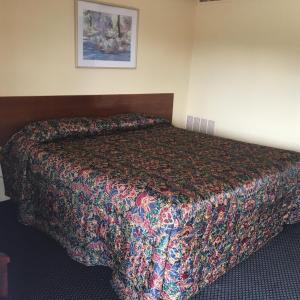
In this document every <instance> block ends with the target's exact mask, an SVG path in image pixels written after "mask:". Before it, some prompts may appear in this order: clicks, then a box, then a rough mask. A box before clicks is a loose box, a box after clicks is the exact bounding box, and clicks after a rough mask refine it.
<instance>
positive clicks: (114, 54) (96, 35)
mask: <svg viewBox="0 0 300 300" xmlns="http://www.w3.org/2000/svg"><path fill="white" fill-rule="evenodd" d="M75 6H76V19H77V20H76V21H77V24H76V25H77V26H76V36H77V39H76V47H77V51H76V61H77V62H76V65H77V67H88V68H136V52H137V25H138V10H137V9H132V8H126V7H118V6H113V5H109V4H102V3H96V2H89V1H81V0H76V5H75Z"/></svg>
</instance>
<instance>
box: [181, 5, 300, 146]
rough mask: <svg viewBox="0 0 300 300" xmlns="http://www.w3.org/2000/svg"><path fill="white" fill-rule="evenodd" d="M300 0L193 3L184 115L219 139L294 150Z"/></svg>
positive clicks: (299, 134) (299, 107)
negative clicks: (199, 120) (212, 127)
mask: <svg viewBox="0 0 300 300" xmlns="http://www.w3.org/2000/svg"><path fill="white" fill-rule="evenodd" d="M299 12H300V1H299V0H285V1H282V0H251V1H250V0H222V1H216V2H210V3H202V4H198V6H197V12H196V18H195V29H196V30H195V36H194V48H193V57H192V68H191V75H190V76H191V77H190V86H189V98H188V104H187V112H188V113H189V114H192V115H198V116H203V117H206V118H208V119H212V120H215V121H216V129H217V134H218V135H221V136H226V137H231V138H235V139H239V140H245V141H251V142H257V143H260V144H265V145H272V146H277V147H282V148H287V149H294V150H297V151H300V17H299Z"/></svg>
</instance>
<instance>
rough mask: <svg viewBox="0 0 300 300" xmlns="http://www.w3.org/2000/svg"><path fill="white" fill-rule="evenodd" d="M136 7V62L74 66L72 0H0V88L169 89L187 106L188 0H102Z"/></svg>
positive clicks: (177, 114)
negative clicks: (122, 66)
mask: <svg viewBox="0 0 300 300" xmlns="http://www.w3.org/2000/svg"><path fill="white" fill-rule="evenodd" d="M104 2H110V3H115V4H120V5H123V6H124V5H125V6H130V7H136V8H138V9H139V10H140V18H139V34H138V67H137V69H136V70H128V69H127V70H124V69H123V70H115V69H114V70H112V69H76V68H75V42H74V39H75V38H74V37H75V33H74V28H75V25H74V1H73V0H26V1H24V0H0V43H1V45H0V96H13V95H14V96H18V95H57V94H111V93H155V92H174V93H175V94H176V97H175V107H174V123H175V124H176V125H180V126H183V125H184V122H185V114H186V100H187V88H188V78H189V62H190V57H191V50H192V38H193V36H192V29H193V15H194V12H195V7H196V3H195V2H194V1H193V0H188V1H187V0H163V1H162V0H151V1H149V0H126V1H125V0H118V1H116V0H109V1H104Z"/></svg>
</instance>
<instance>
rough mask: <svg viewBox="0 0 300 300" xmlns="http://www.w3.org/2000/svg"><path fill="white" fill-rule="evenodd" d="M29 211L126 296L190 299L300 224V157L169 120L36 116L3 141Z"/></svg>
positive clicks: (7, 170)
mask: <svg viewBox="0 0 300 300" xmlns="http://www.w3.org/2000/svg"><path fill="white" fill-rule="evenodd" d="M4 155H5V160H4V163H3V173H4V179H5V186H6V189H7V191H8V193H9V195H10V196H11V197H12V198H13V199H15V200H16V201H17V202H18V204H19V208H20V219H21V221H22V222H23V223H24V224H28V225H33V226H35V227H37V228H39V229H41V230H43V231H45V232H47V233H48V234H50V235H51V236H52V237H53V238H55V239H56V240H58V241H59V242H60V243H61V245H62V246H64V247H65V248H66V249H67V251H68V253H69V255H70V256H71V257H72V258H73V259H75V260H77V261H79V262H81V263H84V264H86V265H107V266H109V267H111V268H112V269H113V285H114V287H115V289H116V291H117V293H118V294H119V296H120V298H122V299H149V300H150V299H173V300H174V299H188V298H189V297H191V296H192V295H194V294H196V293H197V292H198V291H199V289H200V288H201V287H203V286H204V285H206V284H208V283H211V282H213V281H214V280H215V279H216V278H218V277H219V276H221V275H222V274H224V273H225V272H226V271H227V270H229V269H230V268H232V267H233V266H235V265H236V264H237V263H238V262H240V261H242V260H243V259H245V258H247V257H248V256H249V255H250V254H251V253H253V252H254V251H256V250H258V249H259V248H260V247H261V246H262V245H264V244H265V243H266V242H267V241H269V240H270V239H271V238H272V237H273V236H275V235H276V234H278V233H279V232H280V231H281V230H282V226H283V225H284V224H285V223H289V222H297V221H300V213H299V211H300V209H299V207H300V154H299V153H295V152H289V151H283V150H278V149H273V148H268V147H263V146H258V145H253V144H247V143H241V142H237V141H232V140H228V139H224V138H219V137H212V136H207V135H204V134H199V133H194V132H188V131H185V130H182V129H178V128H175V127H173V126H171V125H170V124H169V123H168V122H166V121H165V120H163V119H160V118H155V117H147V116H143V115H125V116H120V117H112V118H109V119H87V118H80V119H69V120H67V119H65V120H52V121H42V122H36V123H33V124H30V125H28V126H27V127H25V128H24V129H23V130H21V131H20V132H18V133H16V134H15V135H14V136H13V137H12V138H11V140H10V141H9V142H8V144H7V145H6V146H5V148H4Z"/></svg>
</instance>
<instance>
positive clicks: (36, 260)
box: [0, 201, 300, 300]
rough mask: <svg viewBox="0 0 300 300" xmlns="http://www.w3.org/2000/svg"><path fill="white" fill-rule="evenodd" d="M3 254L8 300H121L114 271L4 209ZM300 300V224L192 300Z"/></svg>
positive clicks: (0, 224)
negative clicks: (72, 254) (75, 254)
mask: <svg viewBox="0 0 300 300" xmlns="http://www.w3.org/2000/svg"><path fill="white" fill-rule="evenodd" d="M0 251H1V252H5V253H7V254H8V255H9V256H10V257H11V263H10V264H9V297H8V298H7V299H10V300H40V299H41V300H93V299H95V300H96V299H97V300H117V299H118V298H117V296H116V295H115V293H114V291H113V290H112V288H111V286H110V279H111V270H110V269H109V268H106V267H101V266H99V267H85V266H83V265H81V264H79V263H77V262H75V261H73V260H72V259H70V258H69V257H68V255H67V254H66V252H65V251H64V249H62V248H61V247H60V246H59V245H58V244H57V243H56V242H55V241H53V240H52V239H51V238H49V237H47V235H45V234H43V233H41V232H39V231H37V230H35V229H33V228H30V227H26V226H23V225H21V224H19V223H18V222H17V218H16V210H15V208H14V205H13V204H12V203H11V202H10V201H6V202H2V203H0ZM269 299H271V300H300V224H297V225H289V226H286V227H285V229H284V231H283V233H281V234H280V235H279V236H277V237H276V238H274V239H273V240H272V241H271V242H270V243H269V244H268V245H266V246H265V247H264V248H263V249H261V250H260V251H258V252H257V253H256V254H254V255H253V256H251V257H250V258H249V259H248V260H246V261H244V262H242V263H241V264H239V265H238V266H237V267H235V268H234V269H232V270H231V271H230V272H228V273H227V274H225V275H224V276H222V277H221V278H220V279H219V280H217V281H216V282H215V283H213V284H212V285H210V286H207V287H205V288H204V289H202V291H201V292H200V293H199V294H198V295H197V296H195V297H193V298H192V299H191V300H269Z"/></svg>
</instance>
